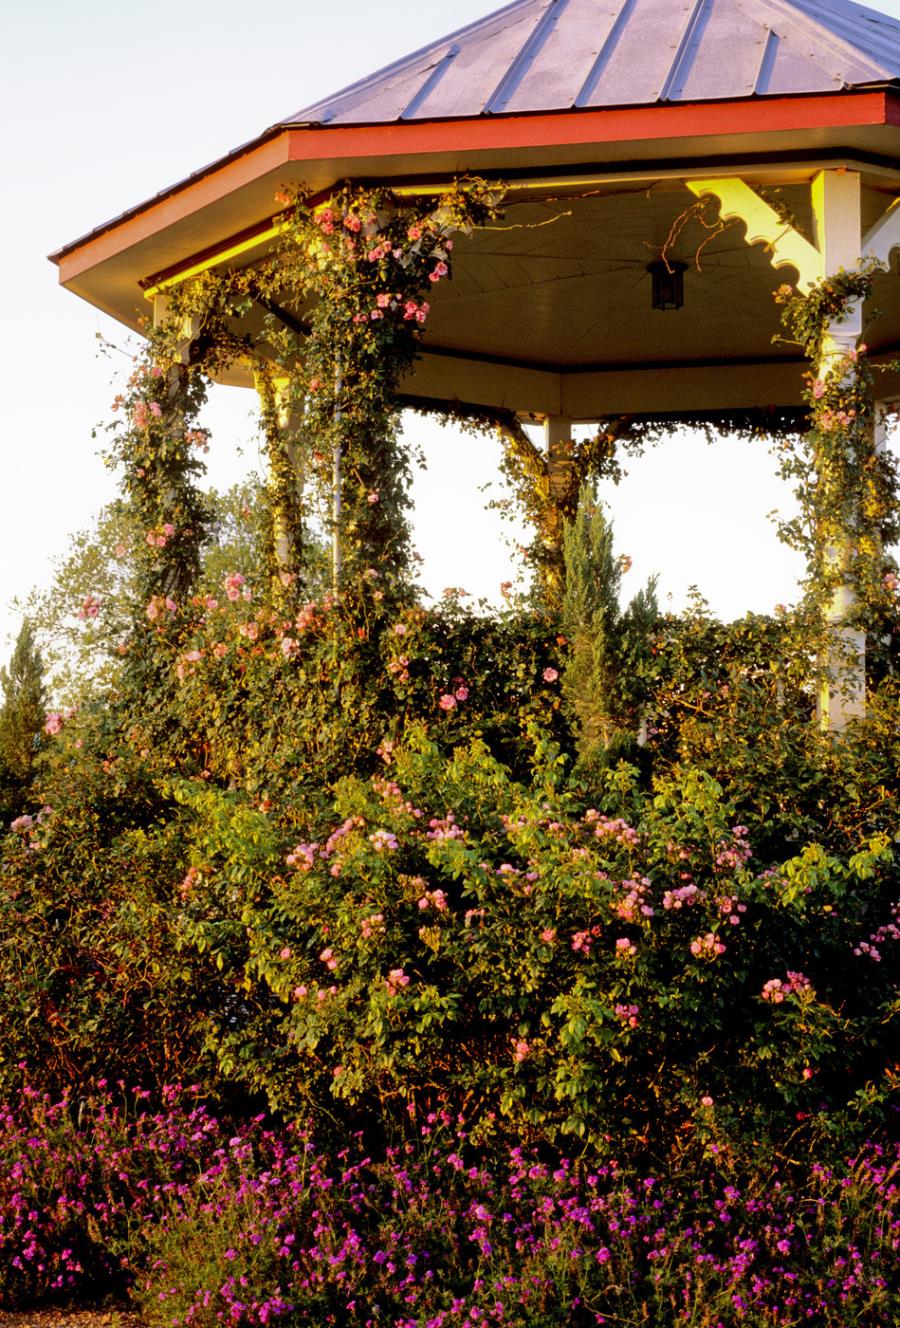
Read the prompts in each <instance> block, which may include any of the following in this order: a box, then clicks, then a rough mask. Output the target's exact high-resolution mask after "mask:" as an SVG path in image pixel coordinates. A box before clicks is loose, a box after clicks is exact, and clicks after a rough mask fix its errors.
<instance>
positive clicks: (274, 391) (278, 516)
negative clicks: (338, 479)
mask: <svg viewBox="0 0 900 1328" xmlns="http://www.w3.org/2000/svg"><path fill="white" fill-rule="evenodd" d="M255 380H256V390H257V392H258V394H259V400H260V415H261V420H262V429H263V436H264V438H265V443H266V460H267V463H268V483H267V494H268V500H269V512H268V517H269V520H268V547H267V556H268V564H269V576H270V580H271V585H272V595H273V599H274V601H275V603H276V604H280V605H282V606H283V607H285V608H287V607H289V606H290V605H291V604H292V603H293V602H294V601H295V599H296V597H297V589H298V586H299V584H300V579H301V577H302V572H303V485H304V470H305V465H304V456H303V443H302V437H301V433H302V423H301V412H300V409H299V407H298V405H297V404H295V402H294V399H293V392H294V389H295V382H294V379H293V378H292V377H289V376H286V375H284V374H282V373H280V372H278V371H276V370H275V369H273V367H272V366H271V365H270V364H269V363H259V365H258V367H257V369H256V372H255Z"/></svg>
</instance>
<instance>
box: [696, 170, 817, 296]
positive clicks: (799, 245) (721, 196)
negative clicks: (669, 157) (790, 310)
mask: <svg viewBox="0 0 900 1328" xmlns="http://www.w3.org/2000/svg"><path fill="white" fill-rule="evenodd" d="M686 184H687V187H688V189H690V191H691V193H693V194H696V195H697V197H698V198H702V196H703V195H704V194H713V195H714V196H715V197H716V198H717V199H718V200H719V209H720V216H721V217H722V220H723V221H730V220H731V219H732V218H734V219H735V220H737V221H742V222H743V223H744V225H745V226H746V228H747V243H748V244H764V245H765V246H766V248H767V249H768V251H769V254H770V256H771V261H772V266H773V267H794V268H796V269H797V273H798V276H799V282H798V284H799V286H800V288H801V289H810V288H812V287H813V286H814V285H815V284H816V282H817V281H820V280H821V279H822V277H824V276H825V272H824V270H823V268H824V263H823V259H822V255H821V254H820V253H819V251H818V249H816V247H815V245H812V244H810V242H809V240H807V239H806V238H805V236H803V235H801V234H800V232H799V231H797V230H795V229H794V227H793V226H791V224H790V222H787V221H785V220H784V218H783V217H779V215H778V213H777V212H776V211H775V209H774V208H773V207H771V206H770V205H769V204H768V203H767V202H766V201H765V199H762V198H760V196H759V194H757V193H756V192H755V191H754V190H753V189H751V188H750V186H749V185H748V184H747V183H746V182H745V181H744V180H740V179H738V178H736V177H727V178H725V179H712V180H688V181H686Z"/></svg>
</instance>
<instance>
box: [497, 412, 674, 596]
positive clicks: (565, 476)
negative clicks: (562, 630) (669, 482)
mask: <svg viewBox="0 0 900 1328" xmlns="http://www.w3.org/2000/svg"><path fill="white" fill-rule="evenodd" d="M493 422H494V424H495V426H496V428H497V430H498V432H499V433H500V436H501V438H502V440H503V445H504V457H503V469H504V472H505V474H506V477H507V479H508V480H509V482H510V484H511V485H512V488H513V494H514V500H515V502H516V504H517V505H518V508H519V510H520V512H521V513H522V516H523V517H524V519H525V520H526V521H527V522H528V523H529V524H530V525H531V526H532V528H533V529H534V532H535V538H534V541H533V543H532V545H531V547H530V549H529V551H528V552H529V556H530V558H531V562H532V565H533V566H534V569H535V576H536V587H535V589H536V593H537V598H538V600H539V602H540V604H541V606H542V607H543V608H544V609H545V610H546V611H547V612H550V613H558V612H559V611H560V609H561V608H562V604H563V599H564V596H565V587H566V562H565V549H564V542H565V529H566V525H567V523H569V522H572V521H574V520H575V516H576V514H577V512H578V500H579V494H580V492H581V489H582V486H583V485H584V484H585V483H587V482H589V481H591V480H594V479H597V478H599V477H601V476H604V475H606V476H612V477H614V478H617V477H618V475H619V463H618V459H617V449H618V448H620V447H623V448H626V449H632V450H638V451H639V450H640V448H641V447H642V446H643V445H644V443H645V442H646V441H648V440H649V439H650V438H651V437H655V436H656V434H657V433H658V432H659V429H658V426H657V425H655V424H652V423H650V424H648V423H641V422H639V421H637V420H633V419H631V418H630V417H628V416H620V417H618V418H613V419H609V420H605V421H603V422H602V423H600V424H599V425H598V427H597V428H596V429H595V430H594V432H593V433H592V434H591V435H590V436H589V437H587V438H583V439H575V438H573V437H572V428H571V423H572V422H571V420H568V419H566V418H565V417H563V416H548V418H547V419H546V420H545V422H544V438H545V447H544V448H543V449H542V448H540V447H539V446H538V445H537V444H536V443H534V442H533V441H532V440H531V438H530V437H529V436H528V433H527V432H526V430H525V427H524V426H523V424H522V423H521V422H520V421H519V420H518V419H516V418H515V417H514V416H513V417H508V416H501V415H498V416H496V418H495V419H494V421H493Z"/></svg>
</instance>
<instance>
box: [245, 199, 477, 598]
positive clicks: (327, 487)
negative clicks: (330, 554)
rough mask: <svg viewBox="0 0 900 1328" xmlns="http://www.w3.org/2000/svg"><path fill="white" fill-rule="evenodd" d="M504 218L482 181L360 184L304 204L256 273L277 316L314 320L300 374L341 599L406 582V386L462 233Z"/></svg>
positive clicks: (258, 287)
mask: <svg viewBox="0 0 900 1328" xmlns="http://www.w3.org/2000/svg"><path fill="white" fill-rule="evenodd" d="M281 201H282V202H284V203H285V204H290V202H291V200H290V199H288V198H287V197H284V196H283V197H282V200H281ZM494 213H495V199H494V196H493V195H492V194H491V193H490V192H489V191H488V189H487V188H486V187H485V186H484V185H482V184H481V183H480V182H478V181H467V182H460V183H458V184H456V185H454V186H453V187H452V188H451V189H450V190H448V191H447V192H446V193H445V194H443V195H442V196H441V197H440V198H437V199H435V197H434V196H433V195H432V196H425V197H418V196H415V197H412V198H409V199H406V198H402V197H398V196H397V195H395V194H392V193H390V192H389V191H386V190H370V189H362V188H354V187H350V186H347V187H346V188H345V189H343V190H341V191H340V192H339V193H337V194H336V195H334V196H333V197H331V198H330V199H329V200H328V201H327V202H324V203H320V204H318V205H316V206H311V207H310V206H306V205H304V204H303V203H300V202H297V203H295V204H294V205H293V206H292V207H291V208H290V210H289V211H287V212H286V213H285V214H284V217H283V221H284V234H283V240H284V243H283V245H282V247H281V248H280V249H279V251H278V253H277V254H275V255H273V257H272V258H271V259H270V260H269V261H268V262H267V263H265V264H263V265H261V267H260V268H259V269H257V271H256V273H255V275H254V284H255V291H256V294H257V295H258V297H259V298H260V300H261V302H262V303H264V305H265V306H266V307H267V308H268V309H269V311H270V318H272V319H275V320H277V318H278V316H279V311H281V310H283V307H284V306H289V307H290V308H291V309H301V308H302V309H303V311H304V317H305V319H306V320H307V325H306V327H305V328H304V332H305V336H304V338H303V343H302V364H301V366H299V367H298V369H297V370H296V372H297V373H298V375H299V376H300V384H299V386H300V390H302V392H303V394H304V395H305V399H306V417H305V418H306V425H307V428H308V431H309V436H310V437H311V438H314V439H315V443H314V446H313V447H312V450H311V455H310V466H311V472H312V478H313V479H314V481H315V483H316V485H317V487H318V489H319V493H320V495H321V497H322V498H323V499H324V505H325V507H326V510H327V511H328V513H329V524H330V526H331V533H332V538H333V541H334V545H335V569H336V572H337V574H338V581H339V583H340V584H339V586H337V587H336V588H337V589H340V590H342V591H345V590H346V589H347V588H348V587H352V586H353V585H355V584H360V583H361V579H362V578H363V577H364V576H365V574H366V572H367V571H368V570H369V569H373V568H374V569H376V570H377V571H378V573H379V575H380V577H381V578H382V579H383V585H384V587H385V589H386V591H389V590H390V589H394V590H397V591H400V590H402V588H403V587H404V586H405V584H406V583H407V579H408V573H409V564H410V557H411V549H410V531H409V523H408V520H407V512H408V510H409V497H408V482H409V478H410V462H409V455H408V451H407V448H406V445H405V444H404V443H403V441H402V439H401V436H400V419H399V406H398V390H399V385H400V382H401V379H402V377H403V375H404V373H405V372H406V371H407V370H408V369H409V368H410V367H411V365H412V363H413V360H414V359H415V355H416V350H417V345H418V341H419V337H420V334H421V331H422V328H423V326H424V325H425V323H426V321H427V318H428V314H429V309H430V305H429V301H428V298H427V296H428V294H429V292H430V291H431V290H432V289H433V288H434V286H435V285H436V284H437V283H438V282H440V281H443V280H445V279H446V278H447V277H448V276H449V275H450V265H451V262H452V256H451V255H452V249H453V236H454V234H455V233H456V232H458V231H467V230H469V229H471V227H472V226H474V225H477V224H478V223H479V222H481V221H484V220H485V219H487V218H488V217H490V216H493V215H494Z"/></svg>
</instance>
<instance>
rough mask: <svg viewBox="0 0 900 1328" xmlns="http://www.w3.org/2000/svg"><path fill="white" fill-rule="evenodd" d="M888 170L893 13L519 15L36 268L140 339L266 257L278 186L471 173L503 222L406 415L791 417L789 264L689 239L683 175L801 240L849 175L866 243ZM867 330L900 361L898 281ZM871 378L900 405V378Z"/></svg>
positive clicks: (893, 165)
mask: <svg viewBox="0 0 900 1328" xmlns="http://www.w3.org/2000/svg"><path fill="white" fill-rule="evenodd" d="M488 2H489V0H486V3H488ZM898 161H900V22H897V21H895V20H893V19H890V18H888V17H886V16H885V15H883V14H879V13H877V12H875V11H874V10H871V9H867V8H864V7H862V6H860V5H857V4H854V3H852V2H851V0H514V3H512V4H510V5H507V6H506V7H505V8H503V9H501V10H499V11H497V12H496V13H494V14H493V15H490V16H489V17H487V18H484V19H482V20H480V21H479V22H477V23H473V24H471V25H469V26H468V27H466V28H463V29H461V30H460V31H459V32H456V33H454V34H452V35H451V36H449V37H445V38H443V39H442V40H441V41H437V42H434V43H433V44H432V45H430V46H428V47H426V48H424V49H423V50H420V51H418V52H416V53H415V54H413V55H411V56H407V57H406V58H405V59H402V60H398V61H396V62H395V63H394V64H392V65H390V66H389V67H388V68H387V69H385V70H382V71H381V72H380V73H378V74H374V75H372V76H371V77H370V78H367V79H363V80H361V81H360V82H358V83H356V84H354V85H353V86H352V87H350V88H347V89H345V90H344V91H343V92H340V93H338V94H336V95H335V96H333V97H330V98H328V99H327V100H325V101H323V102H320V103H317V104H316V105H314V106H311V107H309V108H308V109H306V110H304V111H300V112H297V113H296V114H293V115H291V116H289V117H287V118H286V119H285V120H283V121H280V122H279V123H278V124H276V125H273V126H271V127H270V128H269V129H267V130H265V131H264V132H263V133H262V134H260V135H259V136H258V137H257V138H256V139H254V140H252V141H251V142H249V143H247V144H245V145H244V146H243V147H241V148H239V149H237V150H236V151H235V152H233V153H231V154H229V155H228V156H226V157H223V158H222V159H220V160H219V161H216V162H213V163H212V164H211V165H209V166H206V167H204V168H202V169H200V170H198V171H197V172H195V173H194V174H193V175H191V176H190V177H189V178H188V179H186V180H182V181H180V182H179V183H177V184H175V185H173V186H172V187H171V188H169V189H167V190H164V191H163V192H162V193H160V194H158V195H157V196H156V197H155V198H150V199H148V200H146V201H145V202H143V203H139V204H138V205H137V206H136V207H134V208H132V209H130V210H129V211H128V212H125V213H123V214H122V215H121V216H120V217H117V218H115V219H114V220H112V221H109V222H106V223H105V224H103V225H101V226H98V227H97V228H96V229H95V230H94V231H92V232H91V233H90V234H89V235H86V236H83V237H81V238H80V239H78V240H75V241H73V242H72V243H70V244H68V245H66V246H65V247H64V248H63V249H61V250H60V251H59V252H58V253H57V254H55V255H53V261H54V262H56V263H57V264H58V265H59V269H60V280H61V281H62V283H63V284H64V285H65V286H67V287H68V288H69V289H70V290H72V291H74V292H76V293H77V294H79V295H81V296H82V297H83V298H85V299H87V300H89V301H90V302H91V303H93V304H94V305H96V306H97V307H99V308H101V309H104V310H106V311H107V312H108V313H110V314H112V315H113V316H114V317H115V318H118V319H120V320H121V321H122V322H123V323H126V324H129V325H130V326H132V327H139V326H141V324H142V318H143V316H144V315H145V314H146V313H147V312H148V309H149V308H150V307H152V306H151V305H148V301H151V300H153V299H155V298H156V297H157V296H163V295H164V293H165V291H166V289H168V288H169V287H170V286H172V285H175V284H177V283H179V282H180V281H182V280H185V279H187V278H188V277H190V276H191V275H193V274H195V273H197V272H200V271H203V270H204V269H206V268H220V267H225V266H235V265H241V264H251V263H254V262H256V261H257V260H258V259H260V258H262V257H263V256H264V255H265V254H266V253H268V252H271V250H272V248H273V246H275V245H276V244H277V242H278V235H279V230H278V223H277V217H276V215H275V214H276V212H277V205H276V203H275V195H276V193H277V192H278V191H280V190H283V189H284V188H285V187H288V188H290V187H292V186H293V187H297V188H299V189H301V190H303V191H304V192H305V193H306V195H307V197H315V196H319V197H322V196H325V195H327V194H328V192H329V191H330V190H332V189H333V188H334V187H335V185H336V184H338V183H340V182H341V181H344V180H353V181H359V182H363V183H368V184H373V183H374V184H381V185H387V186H389V187H390V188H392V189H394V190H396V191H399V192H402V191H403V190H413V191H421V190H424V191H426V192H433V191H435V190H437V189H439V188H440V187H441V185H442V184H443V183H445V182H449V181H450V180H452V179H454V178H455V177H458V176H460V175H464V174H466V173H472V174H477V175H481V176H483V177H484V178H486V179H490V180H494V181H497V182H498V184H499V186H500V187H502V188H503V189H504V190H505V191H506V192H505V204H504V206H505V209H506V214H507V221H506V222H504V223H501V224H500V225H499V226H496V227H488V228H485V229H483V230H481V231H477V232H476V233H475V234H473V235H472V236H470V237H467V238H465V239H462V240H460V242H459V243H458V244H457V247H456V249H455V251H454V265H453V267H454V280H453V282H452V283H442V285H441V286H440V288H439V289H436V290H435V292H434V298H433V309H432V313H431V317H430V318H429V323H428V328H427V331H426V335H425V338H424V341H423V346H422V354H421V356H420V358H419V360H418V362H417V364H416V366H415V369H414V371H413V373H412V374H411V376H410V379H409V382H408V385H407V386H408V396H409V397H410V398H412V399H415V400H421V401H430V402H438V403H446V402H448V401H450V402H454V401H458V402H463V403H468V404H473V405H476V406H501V407H504V408H508V409H515V410H518V411H520V412H522V413H531V414H537V415H565V416H571V417H572V418H575V419H581V420H591V419H597V418H599V417H600V416H601V415H602V414H605V413H619V412H623V413H641V414H657V415H672V414H685V415H686V414H695V413H703V412H712V411H720V412H721V411H733V410H738V411H741V410H755V409H758V408H760V407H764V406H767V405H770V404H771V405H777V406H779V407H789V408H795V407H797V406H798V405H799V404H800V401H801V394H802V387H803V379H802V374H803V369H804V365H805V362H804V361H803V358H802V356H800V355H798V354H797V353H796V352H795V350H792V348H791V347H789V346H786V345H784V344H783V343H779V344H777V345H773V342H772V338H773V336H774V335H775V334H776V333H777V332H778V330H779V317H778V311H777V309H776V307H775V305H774V303H773V301H772V293H773V291H774V289H775V288H776V287H777V286H778V285H779V284H780V283H781V282H782V281H783V280H784V279H785V275H787V276H788V277H789V276H790V270H791V269H790V268H788V272H787V274H784V273H783V271H782V270H781V269H780V268H779V267H778V266H777V265H773V262H772V257H773V255H772V250H771V243H772V239H773V235H769V234H768V233H767V232H766V228H765V227H763V229H762V231H759V230H754V229H753V228H752V227H751V226H750V224H749V223H748V222H746V218H745V223H740V222H735V220H734V218H732V220H731V221H729V222H728V224H726V225H724V226H722V227H721V228H719V227H718V226H717V225H716V223H715V221H713V224H712V229H710V228H709V227H708V226H706V227H704V224H703V223H702V222H700V221H698V220H697V219H696V214H695V208H696V203H697V197H696V191H692V190H693V186H692V184H691V182H694V183H696V182H698V181H700V182H703V181H707V182H709V181H715V179H717V178H723V177H733V176H738V177H741V178H742V179H744V180H745V181H749V185H748V189H749V193H750V197H751V202H752V200H753V199H756V203H757V204H758V205H759V206H760V207H763V208H764V210H765V209H766V208H768V214H767V215H769V216H775V217H776V220H777V219H778V218H781V219H782V220H784V218H792V219H793V220H792V221H791V225H792V226H794V227H796V228H797V232H796V233H797V236H798V239H797V243H798V244H799V245H800V247H801V248H802V247H803V246H804V245H805V246H806V248H807V249H809V247H810V246H809V243H808V241H807V240H804V239H803V238H802V237H803V236H804V235H806V236H811V237H815V234H816V229H817V224H818V222H817V217H816V215H814V212H813V204H812V199H811V190H810V186H811V185H812V183H813V181H814V180H815V179H816V178H817V177H818V176H819V175H820V174H821V173H822V172H825V171H827V172H830V173H831V175H832V176H834V177H835V178H837V179H842V178H843V177H844V176H845V175H849V176H851V177H853V179H854V180H856V181H858V183H859V195H858V202H857V205H856V206H857V211H858V212H859V213H860V216H859V218H858V219H857V220H858V221H859V222H861V224H862V228H863V233H867V232H868V231H869V230H870V229H871V228H872V227H873V226H874V225H875V224H876V223H877V222H879V220H880V219H881V218H882V217H883V216H884V215H885V214H886V210H887V211H890V210H891V208H892V207H893V206H894V200H900V166H898ZM854 187H855V186H854ZM754 191H757V192H756V193H754ZM769 191H775V192H774V193H771V194H770V192H769ZM700 192H703V191H702V189H701V191H700ZM707 192H708V193H715V189H714V188H713V189H711V190H707ZM763 196H766V197H770V198H771V204H770V203H765V204H764V203H763V201H762V200H763ZM778 209H780V210H781V211H778ZM757 210H758V208H757ZM714 213H715V208H714V209H713V213H711V214H704V215H705V216H706V215H714ZM691 218H693V220H691ZM688 222H690V226H688V228H687V229H685V226H686V225H687V223H688ZM784 224H787V222H784ZM854 224H856V223H854ZM735 225H737V229H735ZM690 227H693V230H691V229H690ZM776 229H777V228H776ZM748 241H749V243H748ZM661 253H667V254H668V255H670V256H672V257H675V258H678V259H680V260H682V261H688V262H689V263H690V271H689V272H688V273H687V289H686V298H685V305H684V308H682V309H681V310H680V311H679V313H678V315H677V318H676V319H674V320H673V319H671V318H668V317H664V316H663V317H661V316H659V315H658V314H657V313H656V311H654V310H653V309H652V308H651V303H650V277H649V274H648V271H647V265H648V262H649V261H650V259H651V258H653V257H654V256H658V255H659V254H661ZM701 255H702V270H701V262H700V259H701ZM695 260H696V261H695ZM779 261H781V260H779ZM784 261H787V262H788V263H790V262H791V261H792V260H791V259H790V258H789V257H788V258H787V259H786V260H784ZM841 261H843V260H841ZM847 261H849V262H851V263H855V262H856V261H857V258H856V253H855V252H854V253H853V255H852V257H851V258H850V259H848V260H847ZM794 266H795V267H796V263H795V265H794ZM798 270H799V269H798ZM870 314H871V319H870V322H871V326H867V332H866V337H867V342H868V344H869V345H870V347H872V348H873V350H875V351H877V352H878V353H880V354H883V356H884V357H890V358H891V359H893V357H895V356H896V354H897V351H898V348H900V283H898V282H896V281H889V280H888V279H885V281H884V283H883V285H882V288H880V289H879V292H878V300H877V302H873V305H872V309H871V310H870ZM234 374H235V380H236V381H247V382H251V381H252V375H250V374H249V370H248V371H246V372H245V371H244V369H242V368H241V367H240V366H237V367H236V368H235V371H234ZM885 386H886V387H887V386H890V388H891V391H892V394H894V395H898V396H900V378H897V381H896V382H894V381H893V379H892V381H891V383H890V384H887V383H886V384H885Z"/></svg>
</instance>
